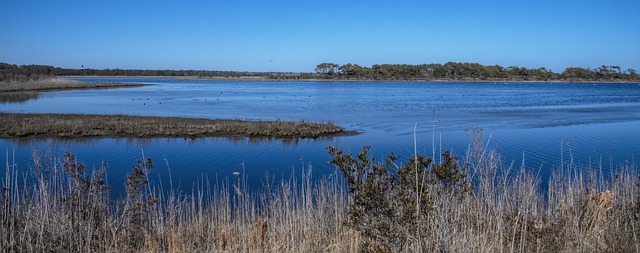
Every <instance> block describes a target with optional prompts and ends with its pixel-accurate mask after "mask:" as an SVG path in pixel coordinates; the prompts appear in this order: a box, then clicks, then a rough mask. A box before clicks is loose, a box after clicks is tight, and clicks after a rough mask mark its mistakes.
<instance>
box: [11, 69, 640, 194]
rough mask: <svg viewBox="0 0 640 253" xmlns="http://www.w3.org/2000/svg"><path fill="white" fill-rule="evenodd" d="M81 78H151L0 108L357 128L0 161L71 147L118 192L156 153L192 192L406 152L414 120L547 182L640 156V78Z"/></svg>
mask: <svg viewBox="0 0 640 253" xmlns="http://www.w3.org/2000/svg"><path fill="white" fill-rule="evenodd" d="M80 80H84V81H91V82H101V81H109V82H135V83H146V84H151V85H150V86H144V87H139V88H121V89H103V90H71V91H56V92H43V93H40V94H39V96H33V98H31V99H28V100H26V101H22V102H5V103H2V104H0V111H3V112H20V113H86V114H131V115H153V116H181V117H201V118H214V119H218V118H223V119H249V120H276V119H282V120H305V121H315V122H329V121H330V122H333V123H335V124H337V125H340V126H343V127H345V128H347V129H349V130H358V131H360V132H361V134H359V135H354V136H340V137H333V138H319V139H299V140H279V139H250V138H197V139H184V138H154V139H136V138H132V139H128V138H102V139H78V140H57V139H29V140H22V139H1V140H0V148H2V150H4V151H6V153H7V154H8V155H3V156H1V158H0V161H1V162H2V163H3V164H6V163H7V157H8V160H9V161H8V162H9V163H15V164H16V165H17V168H18V169H20V170H21V171H28V170H29V169H30V168H31V167H33V159H32V154H33V153H34V152H36V153H38V154H39V155H40V156H41V157H42V159H43V160H44V161H49V160H51V159H61V154H62V153H63V152H64V151H70V152H73V153H76V154H77V156H78V158H79V160H80V161H82V162H83V163H85V164H86V165H87V166H88V167H89V168H98V167H99V166H100V164H101V162H102V161H103V160H105V161H107V163H108V165H109V169H108V171H107V175H108V180H109V184H110V185H111V186H112V194H115V195H120V194H123V187H122V186H123V184H124V179H125V176H126V174H127V173H128V171H129V170H130V169H131V167H132V166H134V165H135V164H136V161H137V160H139V159H141V158H142V157H143V156H144V157H151V158H152V159H153V160H154V164H155V167H154V169H153V171H152V175H151V176H152V180H153V181H154V184H162V185H163V187H165V188H167V187H169V186H168V185H170V184H171V185H172V186H173V188H179V189H181V190H184V191H191V189H192V187H193V186H194V184H197V183H202V182H203V181H207V180H208V181H209V184H214V183H215V182H216V181H218V182H220V181H224V180H227V179H229V180H235V176H234V175H233V173H234V172H241V173H242V175H243V176H245V177H247V178H248V180H249V183H250V184H251V185H255V186H258V185H260V184H262V183H264V182H265V181H268V180H267V179H266V178H271V179H275V180H276V181H277V180H279V179H280V178H282V177H285V178H288V177H289V176H290V175H292V174H296V175H300V173H302V171H303V170H307V169H308V168H309V167H311V168H312V175H313V177H314V178H320V177H322V176H328V175H330V174H332V173H334V172H335V168H333V167H332V166H330V165H329V164H328V161H329V159H330V157H329V155H328V154H327V152H326V148H327V147H328V146H330V145H336V146H339V147H341V148H343V149H345V150H351V151H352V152H354V153H357V152H359V151H360V150H361V149H362V147H363V146H367V145H369V146H371V151H370V154H371V155H372V156H374V157H376V158H377V159H378V160H383V159H384V158H385V157H386V156H387V154H388V153H390V152H394V153H396V154H399V156H400V158H401V160H403V161H405V160H406V159H407V158H408V157H409V156H411V154H413V150H414V144H413V143H414V128H415V136H416V140H417V150H418V152H419V153H421V154H425V155H428V156H431V155H432V154H433V152H434V149H433V147H435V150H436V152H437V153H440V152H441V151H452V152H453V153H454V154H456V155H457V156H459V157H460V158H461V159H462V157H463V156H465V154H466V152H467V147H468V144H469V143H468V138H467V133H468V131H470V130H472V129H474V128H481V129H483V132H484V139H485V141H487V142H488V143H489V147H490V148H494V149H496V150H498V151H499V153H500V154H501V156H502V159H503V162H504V163H505V166H509V165H510V164H512V165H513V166H514V167H515V168H521V167H524V168H526V169H527V170H530V171H532V172H534V173H537V174H539V175H540V177H541V179H542V180H546V179H547V178H548V177H549V175H550V173H551V171H553V170H554V169H557V168H559V167H560V166H561V165H560V164H561V162H562V161H563V159H564V160H567V157H569V155H570V153H572V154H573V157H574V160H575V161H576V163H578V164H581V165H584V167H587V166H588V165H592V168H600V167H601V168H603V170H605V171H609V170H610V169H611V168H616V167H617V166H619V165H621V164H624V163H627V162H632V163H633V162H636V161H635V156H636V155H638V154H640V84H600V83H597V84H593V83H585V84H565V83H465V82H460V83H456V82H453V83H425V82H263V81H209V80H207V81H204V80H172V79H153V78H85V79H80ZM569 150H572V152H570V151H569ZM523 161H524V164H523ZM1 174H2V176H0V177H3V176H4V173H1Z"/></svg>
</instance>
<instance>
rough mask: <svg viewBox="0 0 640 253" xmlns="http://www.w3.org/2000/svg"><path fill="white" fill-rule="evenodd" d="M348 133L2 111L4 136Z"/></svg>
mask: <svg viewBox="0 0 640 253" xmlns="http://www.w3.org/2000/svg"><path fill="white" fill-rule="evenodd" d="M336 134H349V132H348V131H346V130H345V129H343V128H342V127H339V126H336V125H334V124H333V123H312V122H304V121H297V122H289V121H249V120H211V119H197V118H178V117H150V116H126V115H86V114H12V113H0V136H3V137H61V138H72V137H102V136H110V137H205V136H248V137H274V138H317V137H322V136H331V135H336Z"/></svg>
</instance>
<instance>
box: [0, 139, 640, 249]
mask: <svg viewBox="0 0 640 253" xmlns="http://www.w3.org/2000/svg"><path fill="white" fill-rule="evenodd" d="M475 146H476V147H480V148H476V149H473V148H472V150H471V151H470V152H468V153H469V154H470V155H469V156H468V157H466V158H464V159H462V161H461V162H460V163H459V164H460V165H461V166H460V169H461V171H460V172H463V173H465V174H466V177H464V180H466V181H468V182H470V183H471V185H472V189H471V191H465V192H463V193H461V192H460V191H455V190H453V188H451V187H448V186H447V184H446V183H443V181H441V180H440V179H438V180H435V181H432V180H424V177H416V178H415V182H416V183H417V184H416V185H415V186H419V191H415V192H414V193H418V195H409V196H408V197H409V198H408V199H386V200H385V202H381V203H386V204H385V205H377V206H374V207H372V208H371V209H367V210H362V211H365V212H366V215H365V216H360V217H354V216H353V215H354V214H357V213H358V210H356V209H357V207H358V206H361V204H362V202H360V203H358V201H362V200H364V202H365V203H377V202H376V201H377V200H380V199H375V198H366V199H360V200H357V199H358V197H357V194H358V193H357V192H353V191H352V190H353V188H351V190H347V187H346V185H351V183H352V182H350V181H349V182H348V181H345V180H344V179H343V177H341V176H340V174H335V175H331V176H330V177H326V178H324V179H320V180H311V179H310V178H309V177H308V176H307V175H308V174H304V172H303V174H302V175H301V176H300V177H298V178H292V179H283V180H282V181H281V182H280V183H279V184H277V186H276V187H273V186H271V187H269V186H265V187H264V188H261V189H253V190H251V189H249V188H248V187H247V185H246V183H245V181H244V177H243V175H238V178H232V179H230V180H221V181H218V180H216V181H215V182H210V181H206V180H203V181H200V182H197V183H195V184H194V185H196V186H195V187H194V190H193V192H190V193H176V192H172V191H171V190H170V189H159V188H155V187H152V186H151V184H149V178H148V177H147V173H148V171H149V170H152V169H154V166H153V163H152V161H151V160H147V161H140V162H139V163H138V164H137V165H135V166H134V167H133V169H132V170H131V173H130V174H129V176H128V177H127V182H126V189H127V196H126V198H124V199H120V200H112V199H109V198H108V197H107V194H106V193H107V191H108V188H107V186H106V185H105V182H104V178H103V175H104V174H103V173H104V171H103V170H98V171H94V172H91V171H88V170H87V169H85V168H84V166H82V165H81V164H80V163H78V162H77V161H76V159H75V157H74V156H73V155H70V154H67V155H65V157H64V158H63V159H59V160H50V161H49V162H46V161H40V160H39V159H37V158H35V159H34V163H33V167H32V170H33V172H34V173H32V174H31V175H35V178H34V179H33V181H25V182H26V184H24V186H23V187H19V186H18V185H19V182H22V181H23V179H22V177H21V176H22V175H24V174H23V173H22V172H20V171H18V170H17V169H16V166H15V165H13V164H10V163H9V162H7V165H6V176H5V180H4V183H3V187H4V192H3V195H2V198H1V201H0V205H2V208H0V210H1V211H0V231H2V233H0V251H3V252H43V251H48V252H362V251H363V252H399V251H402V252H637V251H638V250H640V242H639V239H638V238H639V236H640V227H639V226H640V217H639V216H640V179H639V178H638V174H637V173H636V170H637V168H635V167H634V166H633V165H631V164H627V165H624V166H623V167H620V168H618V170H616V172H614V173H613V174H611V175H601V174H598V173H596V172H595V171H598V168H589V167H581V166H577V165H575V164H573V163H569V164H567V165H566V166H565V167H563V168H562V169H560V170H558V171H556V172H555V174H554V176H553V177H552V179H550V180H549V181H548V182H540V180H539V179H538V178H537V177H536V176H534V175H531V174H528V173H526V172H525V171H523V170H520V169H516V168H511V167H509V166H505V165H503V163H502V162H501V161H500V157H499V155H498V154H497V153H495V152H491V151H488V150H484V149H483V148H482V145H475ZM334 157H335V156H334ZM343 158H344V157H343ZM352 158H353V159H354V160H353V161H360V162H357V163H358V164H360V165H363V166H365V167H366V166H370V165H372V164H370V163H367V162H365V161H369V159H368V158H366V155H362V153H361V154H360V155H358V156H357V157H355V156H354V157H352ZM374 164H377V162H375V163H374ZM407 164H409V165H410V166H406V167H407V168H411V167H413V163H412V161H409V162H408V163H407ZM398 165H399V166H400V167H403V166H404V165H405V164H400V163H398ZM463 165H464V166H463ZM390 166H391V165H390ZM22 167H25V166H22ZM434 168H439V167H438V165H434V166H433V167H430V168H426V170H436V169H434ZM338 173H339V172H338ZM376 173H377V172H376ZM298 175H299V174H298ZM416 175H417V174H416ZM421 175H426V174H421ZM425 177H429V176H425ZM370 179H371V178H370ZM408 179H410V180H409V181H413V180H414V179H413V177H410V178H408ZM418 182H423V183H418ZM382 185H384V184H382ZM541 185H544V187H541ZM209 186H212V187H211V188H213V190H211V189H210V188H209ZM165 187H167V186H165ZM394 189H395V190H394ZM400 189H404V190H409V191H408V192H409V193H411V191H410V189H411V187H409V188H389V189H388V190H391V191H392V192H397V191H399V190H400ZM541 189H547V190H545V191H542V190H541ZM416 197H417V198H416ZM383 198H384V197H383ZM412 199H413V200H412ZM404 201H406V202H404ZM413 201H416V202H421V201H422V202H423V203H422V204H424V205H422V204H421V205H420V206H423V207H426V208H424V209H418V210H417V211H416V210H415V209H407V207H408V206H410V204H409V203H411V202H413ZM398 203H404V204H402V205H396V204H398ZM354 208H355V209H354ZM381 210H382V211H384V212H380V211H381ZM372 214H383V215H392V216H393V215H401V216H403V217H409V219H408V220H405V221H402V220H384V219H375V218H376V217H378V218H382V217H383V216H375V215H374V216H371V215H372ZM363 217H364V218H367V219H368V220H366V222H364V223H362V224H358V223H354V222H357V221H358V220H360V219H362V218H363ZM363 226H364V227H368V228H369V230H368V231H363V230H362V229H361V228H363ZM414 228H417V229H416V230H414Z"/></svg>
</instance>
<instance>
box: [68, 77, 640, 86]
mask: <svg viewBox="0 0 640 253" xmlns="http://www.w3.org/2000/svg"><path fill="white" fill-rule="evenodd" d="M58 77H59V78H62V79H71V78H78V79H82V78H87V79H90V78H95V79H97V78H113V79H118V78H120V79H127V78H135V79H158V78H162V79H171V80H193V81H256V82H399V83H404V82H415V83H575V84H589V83H596V84H640V81H632V80H584V79H576V80H546V81H544V80H504V79H485V80H472V79H461V80H455V79H324V78H299V79H296V78H269V77H266V76H261V77H254V76H240V77H200V76H58Z"/></svg>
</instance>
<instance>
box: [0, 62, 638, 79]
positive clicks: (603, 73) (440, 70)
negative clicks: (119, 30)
mask: <svg viewBox="0 0 640 253" xmlns="http://www.w3.org/2000/svg"><path fill="white" fill-rule="evenodd" d="M54 76H122V77H126V76H166V77H200V78H230V79H233V78H263V79H274V80H309V79H328V80H409V81H438V80H457V81H483V80H489V81H492V80H493V81H556V80H560V81H640V75H639V74H638V73H637V72H636V71H635V70H633V69H627V70H622V69H621V68H620V67H619V66H605V65H602V66H600V67H598V68H594V69H589V68H566V69H565V70H564V71H563V72H562V73H555V72H552V71H551V70H549V69H547V68H544V67H542V68H537V69H528V68H525V67H518V66H510V67H502V66H499V65H490V66H485V65H481V64H478V63H468V62H465V63H459V62H447V63H445V64H438V63H431V64H419V65H411V64H374V65H372V66H370V67H366V66H360V65H358V64H351V63H347V64H344V65H339V64H336V63H320V64H318V65H317V66H316V68H315V72H314V73H312V72H307V73H304V72H303V73H299V72H249V71H211V70H139V69H90V68H82V69H65V68H59V67H53V66H48V65H20V66H19V65H14V64H8V63H2V62H0V81H17V82H22V81H29V80H38V79H42V78H48V77H54Z"/></svg>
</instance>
